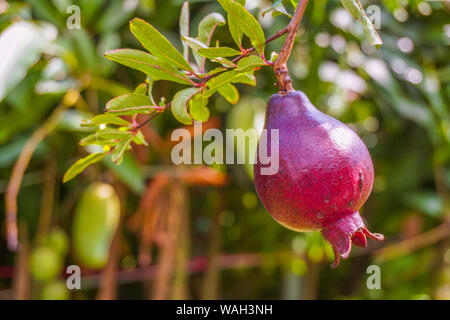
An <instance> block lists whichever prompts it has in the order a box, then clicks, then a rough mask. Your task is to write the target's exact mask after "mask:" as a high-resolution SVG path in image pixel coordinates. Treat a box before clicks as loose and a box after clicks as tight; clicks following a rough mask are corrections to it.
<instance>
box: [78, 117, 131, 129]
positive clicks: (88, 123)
mask: <svg viewBox="0 0 450 320" xmlns="http://www.w3.org/2000/svg"><path fill="white" fill-rule="evenodd" d="M100 124H114V125H118V126H129V125H130V123H129V122H128V121H126V120H124V119H122V118H119V117H117V116H113V115H110V114H99V115H98V116H95V117H93V118H92V119H89V120H82V121H81V126H82V127H93V126H98V125H100Z"/></svg>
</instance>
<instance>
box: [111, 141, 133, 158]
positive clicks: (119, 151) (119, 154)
mask: <svg viewBox="0 0 450 320" xmlns="http://www.w3.org/2000/svg"><path fill="white" fill-rule="evenodd" d="M132 140H133V136H132V135H130V136H128V137H126V138H125V139H122V140H120V141H119V143H117V145H116V146H115V147H114V150H113V152H112V156H111V160H112V161H113V162H114V163H115V164H120V163H121V162H122V160H123V154H124V153H125V151H126V150H127V149H128V147H129V146H130V143H131V141H132Z"/></svg>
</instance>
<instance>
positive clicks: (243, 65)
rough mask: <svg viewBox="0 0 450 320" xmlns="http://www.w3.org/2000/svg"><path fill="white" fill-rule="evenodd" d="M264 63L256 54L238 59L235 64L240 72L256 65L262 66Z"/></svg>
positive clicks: (249, 69) (251, 68)
mask: <svg viewBox="0 0 450 320" xmlns="http://www.w3.org/2000/svg"><path fill="white" fill-rule="evenodd" d="M265 64H266V63H265V62H264V60H263V59H261V58H260V57H258V56H249V57H245V58H244V59H242V60H240V61H239V62H238V64H237V68H238V69H239V71H241V72H245V71H251V70H253V69H255V68H257V67H260V66H264V65H265Z"/></svg>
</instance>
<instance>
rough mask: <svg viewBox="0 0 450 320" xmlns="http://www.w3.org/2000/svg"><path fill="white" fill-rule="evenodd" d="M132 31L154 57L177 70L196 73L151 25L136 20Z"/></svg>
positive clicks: (132, 22) (132, 21)
mask: <svg viewBox="0 0 450 320" xmlns="http://www.w3.org/2000/svg"><path fill="white" fill-rule="evenodd" d="M130 29H131V32H132V33H133V35H134V36H135V37H136V39H138V40H139V42H140V43H141V44H142V45H143V46H144V48H145V49H147V50H148V51H149V52H150V53H152V54H153V55H154V56H156V57H158V58H160V59H161V60H163V61H166V62H168V63H170V64H171V65H174V66H176V67H177V68H180V69H184V70H187V71H191V72H194V70H192V68H191V66H190V65H189V63H188V62H187V61H186V60H185V59H184V57H183V55H182V54H181V53H180V52H178V50H177V49H175V47H174V46H173V45H172V44H171V43H170V42H169V41H168V40H167V39H166V38H165V37H164V36H163V35H162V34H161V33H159V31H158V30H156V29H155V28H154V27H153V26H152V25H151V24H149V23H147V22H145V21H144V20H142V19H139V18H134V19H133V20H131V25H130Z"/></svg>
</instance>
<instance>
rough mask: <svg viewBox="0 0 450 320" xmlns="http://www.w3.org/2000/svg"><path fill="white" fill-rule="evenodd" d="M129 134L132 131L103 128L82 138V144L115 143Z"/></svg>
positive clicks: (101, 144)
mask: <svg viewBox="0 0 450 320" xmlns="http://www.w3.org/2000/svg"><path fill="white" fill-rule="evenodd" d="M129 135H131V132H129V131H121V130H117V129H103V130H100V131H97V132H95V133H92V134H90V135H88V136H87V137H84V138H83V139H81V140H80V145H82V146H86V145H100V146H103V145H115V144H116V143H117V142H118V140H121V139H123V138H125V137H127V136H129Z"/></svg>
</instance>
